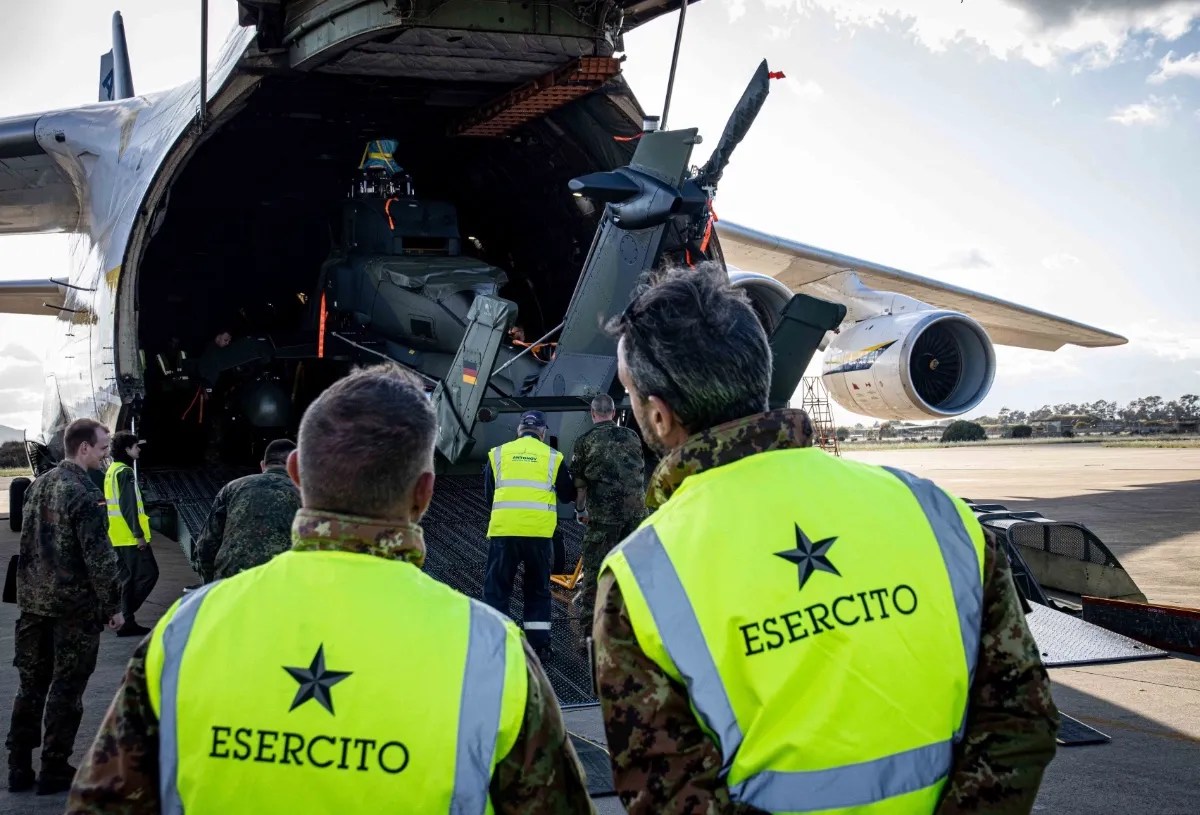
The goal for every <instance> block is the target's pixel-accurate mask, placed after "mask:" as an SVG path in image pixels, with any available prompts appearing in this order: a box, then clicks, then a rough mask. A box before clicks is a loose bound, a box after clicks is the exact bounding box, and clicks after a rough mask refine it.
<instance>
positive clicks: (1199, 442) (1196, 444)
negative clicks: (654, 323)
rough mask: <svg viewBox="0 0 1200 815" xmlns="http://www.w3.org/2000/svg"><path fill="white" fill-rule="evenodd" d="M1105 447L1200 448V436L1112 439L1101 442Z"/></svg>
mask: <svg viewBox="0 0 1200 815" xmlns="http://www.w3.org/2000/svg"><path fill="white" fill-rule="evenodd" d="M1101 443H1102V444H1103V445H1104V446H1105V447H1160V448H1166V449H1175V450H1188V449H1200V438H1195V437H1192V438H1186V437H1185V438H1163V439H1112V440H1110V441H1104V442H1101Z"/></svg>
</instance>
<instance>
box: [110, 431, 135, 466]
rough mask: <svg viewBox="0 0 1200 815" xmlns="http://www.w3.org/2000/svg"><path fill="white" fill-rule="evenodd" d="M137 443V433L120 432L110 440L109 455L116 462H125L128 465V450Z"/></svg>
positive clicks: (114, 434)
mask: <svg viewBox="0 0 1200 815" xmlns="http://www.w3.org/2000/svg"><path fill="white" fill-rule="evenodd" d="M137 443H138V437H137V434H136V433H131V432H129V431H128V430H118V431H117V432H116V433H113V434H112V439H110V440H109V448H108V449H109V455H111V456H112V457H113V459H115V460H116V461H123V462H125V463H126V464H128V463H129V453H128V450H129V448H130V447H133V446H134V445H135V444H137Z"/></svg>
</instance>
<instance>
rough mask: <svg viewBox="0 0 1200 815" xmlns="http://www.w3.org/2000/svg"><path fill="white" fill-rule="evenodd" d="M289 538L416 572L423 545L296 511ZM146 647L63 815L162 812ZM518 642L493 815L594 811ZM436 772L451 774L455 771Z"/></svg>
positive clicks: (369, 523) (358, 521)
mask: <svg viewBox="0 0 1200 815" xmlns="http://www.w3.org/2000/svg"><path fill="white" fill-rule="evenodd" d="M292 537H293V544H292V548H293V549H294V550H295V551H298V552H304V551H317V550H332V551H339V552H355V553H359V554H365V555H374V556H375V557H380V558H385V559H388V560H405V561H408V562H409V563H412V564H414V565H415V566H417V567H421V566H423V565H424V562H425V540H424V537H423V533H422V531H421V527H420V526H418V525H416V524H406V523H396V524H389V523H386V522H383V521H377V520H372V519H368V518H354V517H350V516H346V515H336V514H334V513H330V512H317V511H314V510H307V509H302V510H300V512H299V513H297V515H296V519H295V523H294V525H293V527H292ZM473 602H475V601H473ZM365 624H369V623H365ZM148 641H149V638H147V640H146V641H144V642H142V643H141V644H140V645H139V646H138V648H137V650H136V651H134V654H133V658H132V659H130V661H129V665H128V667H127V668H126V671H125V678H124V680H123V681H122V682H121V685H120V687H119V688H118V689H117V694H116V698H115V699H114V700H113V702H112V705H111V706H110V707H109V709H108V714H107V715H106V716H105V717H104V721H103V722H102V723H101V725H100V731H99V733H97V735H96V739H95V741H94V742H93V743H92V748H91V750H90V752H89V753H88V754H87V756H86V757H85V758H84V761H83V763H82V764H81V765H80V767H79V772H78V774H77V775H76V776H75V783H74V785H73V786H72V787H71V794H70V797H69V798H68V800H67V809H66V812H67V813H68V814H69V815H96V814H97V813H117V812H119V813H121V815H158V813H159V811H160V805H159V792H158V777H159V773H158V739H159V725H158V720H157V718H156V717H155V715H154V710H153V709H152V708H151V706H150V698H149V695H148V693H147V689H146V649H147V643H148ZM522 643H523V645H524V649H525V668H526V674H527V677H528V682H529V685H528V688H529V690H528V693H527V695H526V700H525V718H524V721H523V723H522V725H521V729H520V732H519V734H518V735H517V740H516V743H515V744H514V745H513V748H512V750H510V751H509V753H508V755H506V756H504V757H503V758H502V759H500V761H499V763H498V764H497V766H496V769H495V772H494V774H493V776H492V783H491V787H490V793H491V798H492V803H493V804H494V805H495V811H496V813H498V815H500V814H504V813H507V814H508V815H557V814H558V813H594V812H595V809H594V808H593V806H592V803H591V799H590V798H589V797H588V792H587V784H586V782H585V777H584V772H583V767H582V766H581V765H580V763H579V758H578V756H577V755H576V753H575V748H574V746H573V745H572V743H571V740H570V738H568V736H567V731H566V727H565V726H564V725H563V720H562V713H561V711H560V710H559V707H558V701H557V700H556V698H555V696H554V690H553V689H552V688H551V686H550V681H549V680H548V679H547V678H546V674H545V673H544V672H543V670H542V666H541V663H540V662H538V659H537V657H536V656H535V655H534V653H533V650H532V649H531V648H530V647H529V644H528V642H525V640H524V638H522ZM231 692H236V690H234V691H231ZM381 703H386V700H381ZM442 770H443V771H444V772H449V773H452V772H453V768H451V767H445V768H442Z"/></svg>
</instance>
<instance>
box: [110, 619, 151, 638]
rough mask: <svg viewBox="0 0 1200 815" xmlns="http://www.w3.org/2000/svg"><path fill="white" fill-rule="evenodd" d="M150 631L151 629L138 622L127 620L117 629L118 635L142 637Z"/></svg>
mask: <svg viewBox="0 0 1200 815" xmlns="http://www.w3.org/2000/svg"><path fill="white" fill-rule="evenodd" d="M149 633H150V629H149V628H146V626H144V625H138V624H137V623H136V622H127V623H125V625H123V626H121V627H120V628H118V629H117V636H118V637H142V636H145V635H146V634H149Z"/></svg>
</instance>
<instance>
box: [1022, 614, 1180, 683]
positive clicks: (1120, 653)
mask: <svg viewBox="0 0 1200 815" xmlns="http://www.w3.org/2000/svg"><path fill="white" fill-rule="evenodd" d="M1031 605H1032V606H1033V611H1032V612H1030V613H1029V614H1026V615H1025V620H1026V622H1027V623H1029V630H1030V632H1031V633H1032V634H1033V638H1034V639H1035V640H1037V644H1038V650H1039V651H1040V652H1041V655H1042V662H1043V663H1044V664H1045V666H1046V667H1047V668H1056V667H1061V666H1064V665H1089V664H1094V663H1099V662H1124V661H1126V660H1131V659H1155V658H1158V657H1165V656H1167V652H1166V651H1162V650H1159V649H1158V648H1152V647H1151V646H1149V645H1146V644H1145V643H1141V642H1138V641H1137V640H1133V639H1130V638H1129V637H1126V636H1123V635H1121V634H1117V633H1115V632H1113V631H1109V630H1108V629H1107V628H1101V627H1100V626H1098V625H1092V624H1091V623H1088V622H1084V621H1083V620H1081V619H1079V618H1078V617H1072V616H1071V615H1070V614H1064V613H1063V612H1061V611H1055V610H1054V609H1052V608H1047V607H1046V606H1043V605H1039V604H1037V603H1031Z"/></svg>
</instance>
